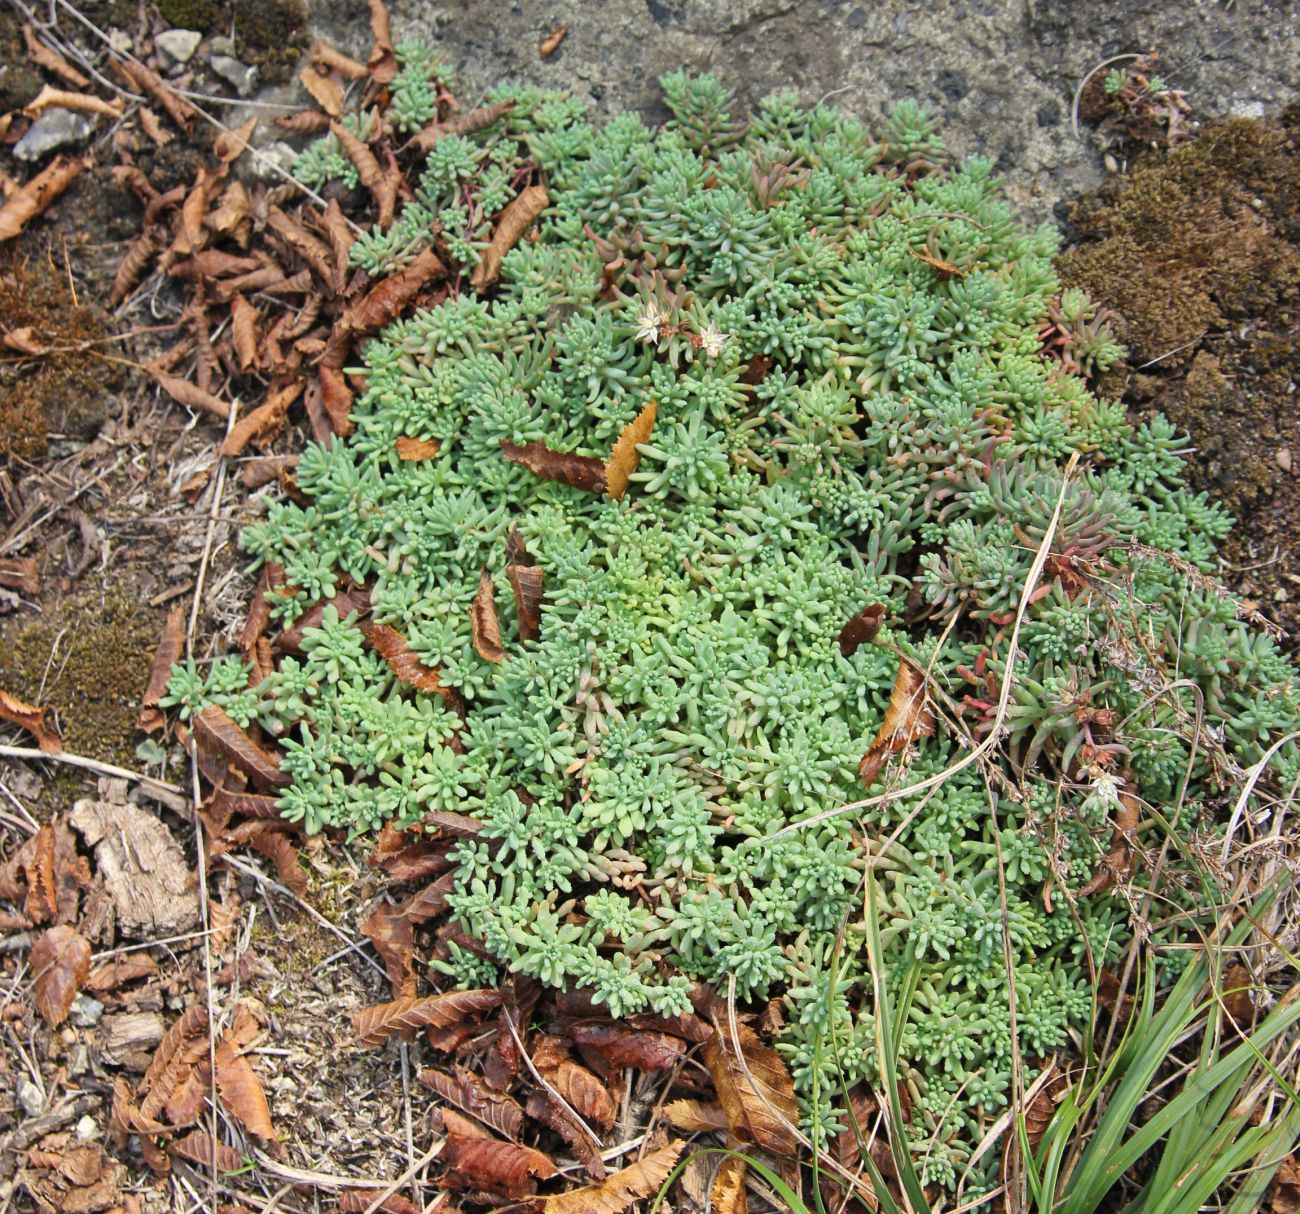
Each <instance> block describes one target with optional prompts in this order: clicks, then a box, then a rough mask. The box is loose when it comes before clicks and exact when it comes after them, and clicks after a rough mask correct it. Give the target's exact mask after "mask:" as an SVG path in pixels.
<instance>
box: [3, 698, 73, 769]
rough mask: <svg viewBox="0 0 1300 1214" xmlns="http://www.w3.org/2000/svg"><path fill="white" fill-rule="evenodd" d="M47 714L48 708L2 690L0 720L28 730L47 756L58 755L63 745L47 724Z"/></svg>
mask: <svg viewBox="0 0 1300 1214" xmlns="http://www.w3.org/2000/svg"><path fill="white" fill-rule="evenodd" d="M47 712H49V709H48V708H43V707H41V706H40V705H37V704H28V703H27V702H26V701H25V700H20V699H19V698H18V697H17V696H12V695H10V694H9V693H8V692H7V691H5V690H3V689H2V688H0V720H3V721H8V722H9V723H10V724H11V725H18V726H20V727H21V728H23V729H25V730H27V732H28V733H29V734H31V735H32V737H34V738H35V739H36V744H37V745H38V746H39V747H40V748H41V749H42V750H43V751H45V753H46V754H52V755H56V754H58V753H59V752H60V751H61V750H62V749H63V743H62V741H60V739H59V735H58V734H57V733H55V732H54V730H52V729H51V728H50V727H49V726H48V725H47V724H46V723H45V714H46V713H47Z"/></svg>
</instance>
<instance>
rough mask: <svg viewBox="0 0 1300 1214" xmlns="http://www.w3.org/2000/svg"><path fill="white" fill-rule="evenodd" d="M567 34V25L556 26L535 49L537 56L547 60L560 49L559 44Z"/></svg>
mask: <svg viewBox="0 0 1300 1214" xmlns="http://www.w3.org/2000/svg"><path fill="white" fill-rule="evenodd" d="M568 32H569V27H568V26H567V25H557V26H556V27H555V28H554V29H553V30H552V31H551V32H550V33H549V34H547V35H546V37H545V38H543V39H542V41H541V43H540V44H539V45H538V47H537V54H538V55H539V56H540V57H541V58H542V59H549V58H550V57H551V56H552V55H554V54H555V52H556V51H557V50H559V49H560V43H561V42H563V41H564V35H565V34H567V33H568Z"/></svg>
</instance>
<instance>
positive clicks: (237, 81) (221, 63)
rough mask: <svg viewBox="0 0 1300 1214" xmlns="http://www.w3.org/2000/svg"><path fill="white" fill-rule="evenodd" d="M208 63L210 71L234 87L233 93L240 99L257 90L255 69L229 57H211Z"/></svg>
mask: <svg viewBox="0 0 1300 1214" xmlns="http://www.w3.org/2000/svg"><path fill="white" fill-rule="evenodd" d="M208 62H209V63H211V64H212V70H213V71H214V72H216V73H217V75H218V76H220V77H221V78H222V79H223V80H226V81H229V83H230V84H232V85H234V88H235V92H237V93H238V94H239V95H240V96H241V97H250V96H252V94H253V91H254V90H255V89H256V88H257V68H255V67H250V66H249V65H248V64H247V63H240V62H239V60H238V59H232V58H231V57H230V56H229V55H213V56H212V58H211V59H210V60H208Z"/></svg>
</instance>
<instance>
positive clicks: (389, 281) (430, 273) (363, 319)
mask: <svg viewBox="0 0 1300 1214" xmlns="http://www.w3.org/2000/svg"><path fill="white" fill-rule="evenodd" d="M446 274H447V267H446V266H445V265H443V263H442V260H441V259H440V258H439V256H438V254H437V253H435V252H434V251H433V250H432V249H425V250H423V251H422V252H421V253H419V254H418V255H417V256H416V258H415V260H414V261H412V262H411V264H410V265H408V266H406V267H405V268H404V269H402V270H399V271H398V272H397V273H396V274H392V275H390V276H389V277H388V278H384V279H381V280H380V281H379V282H377V283H375V285H374V286H373V287H371V288H370V290H369V291H367V292H366V293H365V294H364V295H363V296H362V297H361V298H360V299H359V300H357V301H356V302H355V303H351V304H349V305H348V306H347V307H346V308H345V309H344V311H343V324H344V325H345V326H346V328H347V329H348V330H349V331H350V332H353V333H366V332H369V331H370V330H372V329H381V328H383V326H384V325H386V324H388V323H389V322H390V321H392V320H395V319H397V317H398V316H400V315H401V313H402V310H403V309H404V308H406V307H407V305H408V304H410V303H411V302H412V301H414V299H415V298H416V296H417V295H419V293H420V292H421V291H422V290H423V289H424V288H425V286H427V285H428V284H429V283H431V282H434V281H436V280H437V279H439V278H444V277H446Z"/></svg>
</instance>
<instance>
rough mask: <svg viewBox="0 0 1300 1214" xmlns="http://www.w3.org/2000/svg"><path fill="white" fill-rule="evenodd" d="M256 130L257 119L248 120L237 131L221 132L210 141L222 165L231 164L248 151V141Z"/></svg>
mask: <svg viewBox="0 0 1300 1214" xmlns="http://www.w3.org/2000/svg"><path fill="white" fill-rule="evenodd" d="M256 128H257V119H256V118H250V119H248V121H247V122H245V123H244V125H243V126H241V127H240V128H239V129H238V130H234V131H221V132H220V133H219V134H218V135H217V137H216V138H215V139H214V140H213V141H212V150H213V151H214V152H215V153H216V155H217V159H218V160H220V161H221V163H222V164H233V163H234V162H235V161H236V160H238V159H239V158H240V157H241V156H242V155H243V154H244V153H245V152H246V151H247V150H248V149H249V142H248V141H249V140H250V139H251V138H252V137H253V131H254V130H256Z"/></svg>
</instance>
